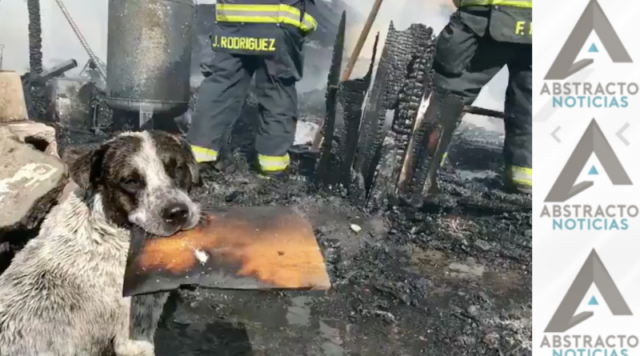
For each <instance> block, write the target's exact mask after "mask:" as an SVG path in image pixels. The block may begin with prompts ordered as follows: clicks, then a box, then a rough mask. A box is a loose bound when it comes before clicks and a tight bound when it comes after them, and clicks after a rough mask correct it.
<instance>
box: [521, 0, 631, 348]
mask: <svg viewBox="0 0 640 356" xmlns="http://www.w3.org/2000/svg"><path fill="white" fill-rule="evenodd" d="M638 14H640V1H632V0H599V1H596V0H566V1H552V0H538V1H536V2H535V8H534V16H535V19H536V23H537V24H538V25H537V27H536V34H535V36H534V37H533V38H534V47H533V48H534V51H533V63H534V67H533V68H534V72H533V75H534V81H533V95H534V100H533V102H534V107H533V122H534V124H533V132H534V135H533V149H534V150H533V152H534V155H533V157H534V167H535V172H536V174H535V190H534V196H533V215H534V222H533V226H534V234H533V256H534V257H533V263H534V265H533V311H534V319H533V331H534V336H533V345H534V355H536V356H537V355H541V356H542V355H549V356H626V355H640V345H639V344H640V210H639V207H640V142H638V141H639V140H638V138H640V94H639V93H638V92H639V88H640V87H639V84H638V83H640V41H638V35H639V34H640V32H639V31H638V23H639V21H640V19H639V18H638Z"/></svg>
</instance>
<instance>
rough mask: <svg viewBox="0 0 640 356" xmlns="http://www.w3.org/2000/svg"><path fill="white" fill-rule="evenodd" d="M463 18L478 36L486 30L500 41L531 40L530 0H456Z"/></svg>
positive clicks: (527, 42)
mask: <svg viewBox="0 0 640 356" xmlns="http://www.w3.org/2000/svg"><path fill="white" fill-rule="evenodd" d="M454 3H455V5H456V6H457V7H458V8H459V14H460V17H461V19H462V21H463V22H464V23H465V24H466V25H467V26H469V27H470V28H471V29H472V30H473V31H474V32H475V33H476V34H477V35H478V36H480V37H483V36H484V35H485V33H486V32H487V31H489V34H490V35H491V37H493V38H494V39H495V40H496V41H499V42H512V43H525V44H531V43H532V42H531V41H532V36H533V15H532V1H531V0H455V1H454Z"/></svg>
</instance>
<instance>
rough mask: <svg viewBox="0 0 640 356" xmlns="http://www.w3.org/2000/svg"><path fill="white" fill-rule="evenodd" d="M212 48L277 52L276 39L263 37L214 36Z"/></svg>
mask: <svg viewBox="0 0 640 356" xmlns="http://www.w3.org/2000/svg"><path fill="white" fill-rule="evenodd" d="M211 47H213V48H224V49H230V50H241V51H259V52H275V51H276V40H275V38H261V37H235V36H233V37H231V36H217V35H214V36H213V38H212V39H211Z"/></svg>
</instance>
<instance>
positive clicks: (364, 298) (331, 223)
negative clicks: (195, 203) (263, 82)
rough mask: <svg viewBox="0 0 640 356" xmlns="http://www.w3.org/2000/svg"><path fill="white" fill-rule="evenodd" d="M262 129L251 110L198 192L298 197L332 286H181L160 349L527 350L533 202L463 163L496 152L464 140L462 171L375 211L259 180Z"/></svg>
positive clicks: (228, 197)
mask: <svg viewBox="0 0 640 356" xmlns="http://www.w3.org/2000/svg"><path fill="white" fill-rule="evenodd" d="M247 110H252V107H251V106H250V105H249V106H248V107H247ZM243 117H251V115H247V116H243ZM254 130H255V125H253V124H252V122H251V121H250V120H243V121H241V122H239V123H238V124H237V125H236V128H235V129H234V131H235V133H234V139H233V141H232V145H231V147H232V148H233V152H234V153H233V154H232V155H231V156H230V157H229V160H228V161H229V162H230V164H229V165H228V167H227V168H226V170H225V172H224V173H213V174H209V175H206V176H205V185H204V186H203V187H202V188H199V189H198V190H197V191H195V192H194V195H195V198H196V199H197V200H199V201H200V202H201V203H202V204H203V205H205V206H210V207H215V206H258V205H288V206H294V207H296V209H298V210H299V211H300V212H302V213H304V214H305V215H306V216H307V217H308V218H309V220H310V221H311V223H312V225H313V226H314V229H315V232H316V237H317V238H318V240H319V242H320V245H321V249H322V252H323V254H324V256H325V260H326V262H327V267H328V270H329V273H330V276H331V280H332V283H333V288H332V290H331V291H329V292H327V293H324V292H246V291H216V290H205V289H199V290H182V291H180V292H177V293H174V294H173V295H172V297H171V298H170V301H169V303H168V304H167V306H166V308H165V312H164V313H163V317H162V320H161V322H160V325H159V328H158V331H157V334H156V340H155V342H156V355H158V356H170V355H171V356H174V355H180V356H196V355H238V356H242V355H246V356H249V355H274V356H275V355H283V356H288V355H296V356H297V355H310V356H316V355H317V356H343V355H345V356H346V355H362V356H365V355H421V354H424V355H530V354H531V351H530V349H531V313H532V309H531V283H532V282H531V259H532V253H531V200H530V198H527V197H520V196H516V195H510V194H505V193H503V192H501V190H500V189H498V188H499V183H498V181H497V179H496V178H492V177H491V175H486V174H480V173H478V172H479V171H480V170H481V169H482V168H484V169H487V167H475V166H474V167H467V166H466V165H465V164H464V162H467V161H476V160H474V159H472V158H473V157H474V155H475V154H476V153H478V152H476V151H482V152H481V153H482V154H484V155H487V154H489V155H491V154H492V152H493V155H494V156H499V154H500V150H499V149H483V148H480V146H478V147H479V148H478V149H474V146H473V144H472V140H466V141H464V142H463V144H459V145H458V146H457V147H459V149H458V153H457V161H456V162H453V163H454V166H456V167H457V168H458V171H457V172H454V171H453V170H452V169H451V168H448V169H447V170H445V171H444V172H443V174H442V184H441V187H442V188H443V191H444V194H443V195H442V196H441V197H440V198H438V199H437V200H431V201H428V202H427V203H426V204H425V206H424V207H423V208H421V209H419V210H417V209H414V208H410V207H404V206H400V207H396V208H393V209H389V210H386V211H378V212H374V213H368V212H365V211H363V210H362V209H360V208H358V207H357V206H354V205H352V204H350V203H349V199H347V198H346V197H344V196H341V194H340V193H329V192H325V191H320V190H317V189H315V188H313V187H312V186H310V185H309V184H308V183H307V182H306V181H305V180H304V178H302V177H291V178H288V179H287V180H283V181H267V180H263V179H261V178H258V177H257V176H256V175H255V174H254V173H253V171H252V170H251V169H250V168H249V164H247V161H246V158H245V157H246V156H250V155H247V153H250V151H251V146H252V144H253V137H254V136H253V131H254ZM58 139H59V145H60V146H62V147H64V146H66V145H68V144H74V145H75V144H80V143H92V142H99V141H101V140H103V139H104V138H101V137H95V136H91V135H86V134H81V133H79V132H64V131H60V133H59V138H58ZM489 140H490V139H489ZM490 146H492V145H490ZM493 148H495V147H493ZM467 156H468V157H467ZM465 157H466V158H465ZM493 158H496V157H493ZM475 163H476V164H477V162H475ZM491 165H494V164H493V163H491ZM491 168H493V167H491ZM468 169H474V170H476V171H475V172H471V171H469V170H468ZM351 224H357V225H359V226H361V227H362V230H361V231H360V232H358V233H356V232H354V231H353V230H352V229H351V228H350V225H351Z"/></svg>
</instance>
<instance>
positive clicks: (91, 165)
mask: <svg viewBox="0 0 640 356" xmlns="http://www.w3.org/2000/svg"><path fill="white" fill-rule="evenodd" d="M105 152H106V146H100V147H97V148H96V147H90V146H83V147H69V148H67V149H66V150H65V151H64V153H63V155H62V160H63V161H64V162H65V163H66V164H67V166H68V167H69V172H70V173H71V179H73V181H74V182H75V183H76V184H77V185H78V186H80V188H82V189H84V190H86V189H89V188H90V187H91V185H92V184H93V183H96V180H97V179H98V178H99V177H100V175H101V172H100V171H101V169H102V160H103V158H104V154H105Z"/></svg>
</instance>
